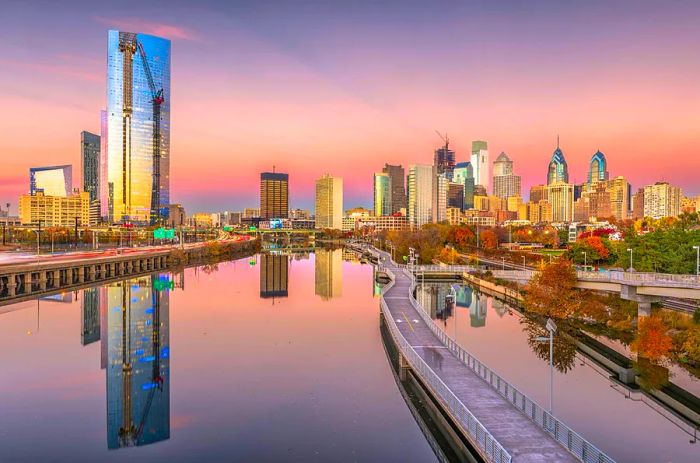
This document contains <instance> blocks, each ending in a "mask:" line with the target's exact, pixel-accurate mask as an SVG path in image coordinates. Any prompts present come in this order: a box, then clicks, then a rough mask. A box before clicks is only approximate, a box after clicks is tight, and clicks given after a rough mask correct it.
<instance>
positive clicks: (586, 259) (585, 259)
mask: <svg viewBox="0 0 700 463" xmlns="http://www.w3.org/2000/svg"><path fill="white" fill-rule="evenodd" d="M583 270H588V256H587V255H586V251H583Z"/></svg>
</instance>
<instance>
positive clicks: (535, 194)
mask: <svg viewBox="0 0 700 463" xmlns="http://www.w3.org/2000/svg"><path fill="white" fill-rule="evenodd" d="M543 199H547V185H533V186H531V187H530V201H532V202H533V203H538V202H540V201H541V200H543Z"/></svg>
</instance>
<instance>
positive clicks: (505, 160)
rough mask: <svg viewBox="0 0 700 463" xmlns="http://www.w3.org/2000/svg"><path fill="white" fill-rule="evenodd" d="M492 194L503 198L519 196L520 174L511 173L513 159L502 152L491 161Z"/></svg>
mask: <svg viewBox="0 0 700 463" xmlns="http://www.w3.org/2000/svg"><path fill="white" fill-rule="evenodd" d="M493 194H494V195H495V196H498V197H499V198H504V199H505V198H509V197H511V196H520V176H519V175H515V174H514V173H513V161H511V159H510V158H509V157H508V155H507V154H506V153H504V152H501V154H499V155H498V157H497V158H496V161H495V162H494V163H493Z"/></svg>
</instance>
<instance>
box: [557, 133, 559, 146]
mask: <svg viewBox="0 0 700 463" xmlns="http://www.w3.org/2000/svg"><path fill="white" fill-rule="evenodd" d="M557 148H559V134H557Z"/></svg>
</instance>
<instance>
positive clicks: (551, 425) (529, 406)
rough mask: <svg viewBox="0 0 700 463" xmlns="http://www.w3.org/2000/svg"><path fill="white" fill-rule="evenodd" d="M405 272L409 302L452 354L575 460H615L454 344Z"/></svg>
mask: <svg viewBox="0 0 700 463" xmlns="http://www.w3.org/2000/svg"><path fill="white" fill-rule="evenodd" d="M404 273H405V274H406V275H407V276H408V277H409V278H410V279H411V287H410V291H409V296H408V297H409V300H410V302H411V305H412V306H413V307H414V308H415V309H416V311H417V312H418V314H419V315H420V317H421V318H422V319H423V321H424V322H425V323H426V325H428V327H429V328H430V330H431V331H432V332H433V334H435V336H437V337H438V338H439V339H440V340H441V341H442V342H443V344H445V346H446V347H447V348H448V349H449V350H450V351H451V352H452V353H453V354H454V355H455V356H457V358H459V359H460V360H461V361H462V362H463V363H464V364H465V365H467V366H468V367H469V368H470V369H471V370H472V371H473V372H474V373H476V374H477V375H478V376H479V377H481V378H482V379H483V380H484V381H486V382H487V383H488V384H489V385H490V386H491V387H493V388H494V389H495V390H496V391H498V393H499V394H500V395H501V396H502V397H504V398H505V399H507V400H508V401H509V402H510V403H511V404H513V405H514V406H515V407H516V408H517V409H518V410H520V411H521V412H522V413H523V414H524V415H525V416H527V417H528V418H530V419H531V420H532V421H533V422H535V423H536V424H537V425H538V426H540V427H541V428H542V429H543V430H545V431H546V432H547V433H548V434H550V435H551V436H553V437H554V438H555V439H556V440H557V441H559V443H561V444H562V445H563V446H564V447H565V448H566V449H567V450H569V452H571V453H572V454H573V455H574V456H575V457H576V458H577V459H578V460H580V461H582V462H585V463H614V462H615V460H613V459H612V458H610V457H609V456H608V455H606V454H605V453H604V452H603V451H602V450H600V449H598V448H597V447H596V446H595V445H593V444H591V443H590V442H588V441H587V440H586V439H585V438H583V437H582V436H581V435H579V434H578V433H577V432H576V431H574V430H573V429H571V428H570V427H568V426H567V425H566V424H564V423H563V422H561V421H559V420H558V419H557V418H556V417H554V416H553V415H551V414H550V413H549V412H547V411H546V410H545V409H543V408H542V407H541V406H539V405H538V404H537V402H535V401H534V400H532V399H530V398H529V397H528V396H526V395H525V394H523V393H522V392H520V390H519V389H518V388H516V387H515V386H513V385H512V384H510V383H509V382H508V381H506V380H505V379H503V378H502V377H501V376H499V375H498V374H497V373H495V372H494V371H492V370H491V369H490V368H488V367H487V366H486V365H484V364H483V363H481V362H480V361H479V360H478V359H477V358H476V357H474V356H473V355H472V354H470V353H469V352H467V351H466V350H464V349H463V348H462V347H461V346H460V345H459V344H457V342H456V341H455V340H454V339H452V338H451V337H450V336H448V335H447V333H445V332H444V331H443V330H441V329H440V327H438V326H437V325H436V324H435V322H434V321H433V320H432V319H431V318H430V315H428V313H427V312H426V311H425V310H423V308H422V307H421V306H420V304H419V303H418V301H417V300H416V298H415V297H414V296H413V291H414V289H415V287H416V280H415V278H414V275H413V274H412V273H411V272H409V271H408V270H404Z"/></svg>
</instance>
